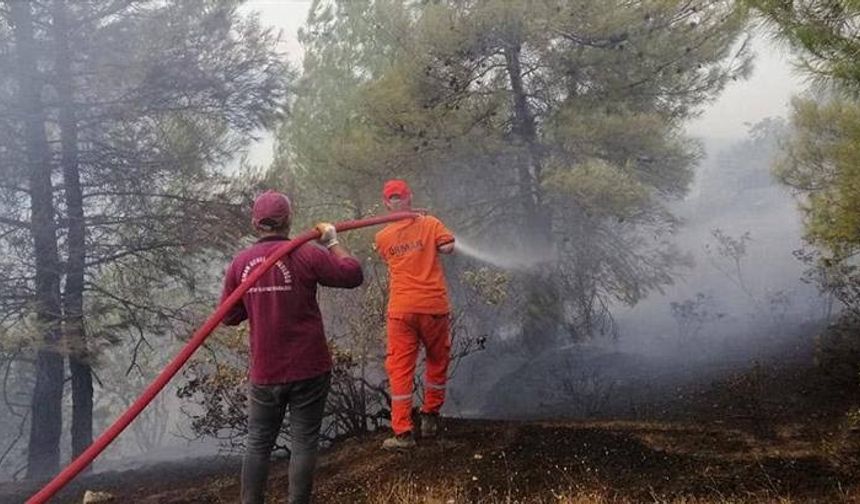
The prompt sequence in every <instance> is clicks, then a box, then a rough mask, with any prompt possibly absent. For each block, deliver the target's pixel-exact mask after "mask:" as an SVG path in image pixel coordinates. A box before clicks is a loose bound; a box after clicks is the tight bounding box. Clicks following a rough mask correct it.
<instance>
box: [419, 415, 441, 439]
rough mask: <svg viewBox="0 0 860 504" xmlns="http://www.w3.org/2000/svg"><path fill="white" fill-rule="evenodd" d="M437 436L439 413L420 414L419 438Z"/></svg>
mask: <svg viewBox="0 0 860 504" xmlns="http://www.w3.org/2000/svg"><path fill="white" fill-rule="evenodd" d="M437 434H439V413H421V437H423V438H432V437H436V435H437Z"/></svg>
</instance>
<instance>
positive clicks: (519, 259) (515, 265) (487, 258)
mask: <svg viewBox="0 0 860 504" xmlns="http://www.w3.org/2000/svg"><path fill="white" fill-rule="evenodd" d="M454 251H455V252H456V253H458V254H463V255H465V256H468V257H471V258H473V259H477V260H478V261H481V262H485V263H487V264H492V265H493V266H497V267H499V268H502V269H507V270H526V269H531V268H535V267H537V266H540V265H541V264H546V263H550V262H553V261H555V259H556V258H555V254H554V253H553V252H551V251H548V250H543V251H537V250H531V251H530V250H524V251H514V250H509V249H508V250H505V251H499V252H490V251H488V250H486V249H485V248H481V247H478V246H475V245H472V244H470V243H469V242H468V241H466V240H464V239H462V238H461V237H459V236H458V237H457V241H456V242H455V244H454Z"/></svg>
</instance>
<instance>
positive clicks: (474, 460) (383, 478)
mask: <svg viewBox="0 0 860 504" xmlns="http://www.w3.org/2000/svg"><path fill="white" fill-rule="evenodd" d="M854 389H856V386H846V387H839V386H834V384H833V382H832V381H826V380H824V379H823V378H822V377H821V376H819V374H818V373H817V372H816V371H815V370H814V369H813V368H805V369H799V368H797V367H794V366H791V367H769V366H756V367H754V368H753V369H751V370H748V371H745V372H742V373H738V374H736V375H733V376H731V377H729V378H728V379H725V380H722V381H720V382H719V383H712V384H709V385H707V386H703V387H696V388H693V389H688V390H679V391H678V397H677V400H676V401H674V402H673V403H667V404H665V405H664V407H661V408H659V410H655V411H651V412H649V417H650V418H652V419H651V420H645V421H642V420H636V419H630V420H619V419H610V420H595V421H570V420H557V421H522V422H516V421H488V420H459V419H446V421H445V429H444V432H443V435H442V436H441V437H440V438H439V439H437V440H433V441H429V442H423V443H421V444H420V446H419V448H418V449H416V450H414V451H413V452H410V453H387V452H383V451H382V450H381V449H380V448H379V446H380V443H381V442H382V439H383V438H384V437H385V433H378V434H373V435H369V436H366V437H363V438H353V439H347V440H344V441H340V442H338V443H336V444H335V446H333V447H332V448H329V449H327V450H326V451H325V452H324V453H323V454H322V456H321V459H320V465H319V471H318V473H317V480H316V496H317V497H316V500H315V502H317V503H318V504H319V503H322V504H329V503H338V504H340V503H368V504H378V503H411V502H423V503H440V504H447V503H461V502H463V503H466V502H468V503H484V504H495V503H527V504H531V503H545V502H546V503H549V502H555V503H562V504H580V503H581V504H584V503H596V504H607V503H619V504H622V503H623V504H628V503H667V504H710V503H720V504H729V503H780V504H788V503H796V502H804V503H806V502H810V503H819V502H820V503H840V502H842V503H847V502H858V503H860V463H858V459H860V458H858V454H860V449H858V446H860V432H857V431H855V430H852V429H851V428H850V422H848V421H847V417H846V414H845V413H846V411H850V410H851V409H852V408H853V406H852V404H856V398H855V397H854V394H853V393H851V392H850V391H852V390H854ZM238 477H239V461H238V460H237V459H236V458H207V459H193V460H188V461H184V462H174V463H166V464H160V465H155V466H150V467H147V468H143V469H139V470H133V471H125V472H117V473H100V474H96V475H89V476H85V477H82V478H79V479H78V480H76V481H74V482H73V483H72V485H70V487H69V488H68V489H66V490H65V491H64V492H63V494H61V496H60V498H58V499H56V500H55V501H56V502H81V495H82V494H83V492H84V491H85V490H86V489H91V490H98V491H109V492H112V493H113V494H115V495H116V500H115V502H122V503H127V502H131V503H142V504H156V503H157V504H191V503H199V504H202V503H235V502H238V494H239V481H238ZM269 481H270V491H269V502H286V489H287V464H286V462H285V461H276V462H275V463H274V464H273V467H272V472H271V475H270V478H269ZM37 488H38V486H37V485H33V484H29V483H27V484H21V483H18V484H5V485H3V484H0V502H3V503H6V502H10V503H13V502H23V501H24V500H25V498H26V497H27V496H28V495H31V494H32V493H33V492H34V491H35V490H36V489H37ZM52 502H54V501H52Z"/></svg>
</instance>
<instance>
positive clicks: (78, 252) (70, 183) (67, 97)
mask: <svg viewBox="0 0 860 504" xmlns="http://www.w3.org/2000/svg"><path fill="white" fill-rule="evenodd" d="M53 18H54V24H53V28H54V43H55V45H56V61H55V67H54V68H55V79H56V82H55V84H54V88H55V89H56V92H57V98H58V101H59V114H58V116H59V125H60V136H61V142H60V145H61V159H60V164H61V167H62V172H63V185H64V186H65V196H66V211H67V216H66V218H67V221H68V259H67V260H66V282H65V285H64V291H63V323H64V332H65V337H66V341H67V344H68V348H69V370H70V371H71V374H72V456H75V457H76V456H78V455H80V454H81V453H82V452H83V451H84V450H85V449H86V448H87V447H88V446H89V445H90V444H92V442H93V376H92V368H91V367H90V356H89V351H88V347H87V339H86V331H85V328H84V317H83V313H84V267H85V260H86V227H85V223H84V202H83V194H82V191H81V174H80V169H79V164H78V123H77V117H76V113H75V94H74V87H73V80H72V79H73V75H72V68H71V65H72V51H71V49H70V46H69V40H68V37H69V28H68V18H67V13H66V5H65V1H64V0H55V1H54V5H53Z"/></svg>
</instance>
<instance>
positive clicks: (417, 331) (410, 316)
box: [375, 180, 454, 450]
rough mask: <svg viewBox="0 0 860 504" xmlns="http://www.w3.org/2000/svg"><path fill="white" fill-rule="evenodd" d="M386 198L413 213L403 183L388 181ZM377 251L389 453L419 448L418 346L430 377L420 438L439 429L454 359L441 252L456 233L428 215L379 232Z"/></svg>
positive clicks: (388, 204) (397, 208) (390, 204)
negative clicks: (383, 289) (384, 317)
mask: <svg viewBox="0 0 860 504" xmlns="http://www.w3.org/2000/svg"><path fill="white" fill-rule="evenodd" d="M382 193H383V199H384V202H385V206H386V208H387V209H388V210H389V211H390V212H398V211H408V210H411V209H412V191H411V190H410V189H409V186H408V185H407V184H406V182H404V181H402V180H389V181H388V182H386V183H385V185H384V187H383V190H382ZM375 245H376V250H377V252H378V253H379V255H380V256H381V257H382V259H383V260H384V261H385V263H386V265H387V266H388V273H389V288H388V293H389V296H388V322H387V334H388V344H387V355H386V358H385V370H386V372H387V373H388V379H389V382H390V386H391V427H392V429H393V430H394V436H393V437H391V438H389V439H386V440H385V441H384V442H383V444H382V447H383V448H385V449H393V450H399V449H409V448H412V447H414V446H415V436H414V434H413V430H414V429H413V425H412V393H413V390H412V384H413V379H414V376H415V366H416V362H417V360H418V352H419V347H420V346H421V345H423V346H424V348H425V354H426V363H425V364H426V374H425V377H424V402H423V404H422V406H421V431H420V434H421V436H422V437H433V436H435V435H436V433H437V432H438V429H439V410H440V409H441V408H442V404H443V403H444V402H445V385H446V382H447V378H448V364H449V362H450V360H451V355H450V352H451V329H450V318H451V317H450V313H451V306H450V303H449V301H448V290H447V287H446V285H445V275H444V273H443V271H442V264H441V262H440V260H439V254H450V253H451V252H453V251H454V235H453V234H452V233H451V231H449V230H448V229H447V228H446V227H445V225H444V224H442V222H441V221H440V220H439V219H437V218H435V217H432V216H430V215H422V216H420V217H418V218H416V219H412V220H405V221H399V222H395V223H392V224H389V225H388V226H386V227H385V228H383V229H382V230H381V231H379V233H377V234H376V243H375Z"/></svg>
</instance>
